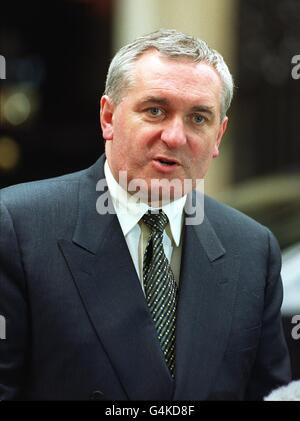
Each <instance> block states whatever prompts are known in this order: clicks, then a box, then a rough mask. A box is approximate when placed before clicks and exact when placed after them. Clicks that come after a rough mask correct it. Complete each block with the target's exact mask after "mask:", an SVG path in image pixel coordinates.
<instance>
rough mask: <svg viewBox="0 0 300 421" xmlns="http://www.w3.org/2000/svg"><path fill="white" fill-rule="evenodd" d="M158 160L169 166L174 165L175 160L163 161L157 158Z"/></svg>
mask: <svg viewBox="0 0 300 421" xmlns="http://www.w3.org/2000/svg"><path fill="white" fill-rule="evenodd" d="M158 162H160V163H161V164H163V165H169V166H172V165H176V162H174V161H165V160H163V159H158Z"/></svg>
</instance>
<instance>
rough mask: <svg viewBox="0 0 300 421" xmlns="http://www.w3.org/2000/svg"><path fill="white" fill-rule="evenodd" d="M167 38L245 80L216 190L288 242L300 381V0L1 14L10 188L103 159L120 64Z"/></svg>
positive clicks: (195, 0)
mask: <svg viewBox="0 0 300 421" xmlns="http://www.w3.org/2000/svg"><path fill="white" fill-rule="evenodd" d="M160 27H165V28H176V29H178V30H181V31H183V32H186V33H189V34H191V35H194V36H197V37H201V38H203V39H205V40H206V41H207V42H208V43H209V45H210V46H211V47H213V48H215V49H217V50H219V51H220V52H221V53H222V55H223V56H224V58H225V60H226V61H227V63H228V64H229V67H230V68H231V71H232V73H233V75H234V79H235V85H236V92H235V99H234V102H233V105H232V108H231V110H230V113H229V116H230V126H229V130H228V133H227V135H226V137H225V138H224V140H223V143H222V147H221V155H220V157H219V158H218V159H217V160H215V161H214V163H213V167H212V169H211V171H210V173H209V175H208V178H207V180H206V184H205V190H206V192H207V193H208V194H210V195H212V196H214V197H216V198H218V199H220V200H222V201H223V202H225V203H228V204H229V205H231V206H234V207H236V208H238V209H240V210H242V211H243V212H245V213H247V214H248V215H250V216H251V217H253V218H255V219H256V220H258V221H259V222H261V223H263V224H265V225H266V226H268V227H269V228H270V229H271V230H272V231H273V232H274V234H275V235H276V236H277V238H278V241H279V244H280V246H281V249H282V253H283V269H282V276H283V282H284V292H285V294H284V302H283V308H282V311H283V323H284V329H285V334H286V338H287V342H288V346H289V348H290V353H291V358H292V369H293V378H300V339H298V340H296V339H293V338H292V336H291V331H292V328H293V327H294V325H293V324H292V317H293V315H296V314H300V129H299V126H298V124H299V116H300V112H299V108H300V78H299V79H297V78H293V77H292V75H293V73H292V70H293V67H295V64H292V58H293V57H294V56H295V55H299V54H300V2H299V0H222V1H220V0H209V1H207V0H185V1H182V0H163V1H161V0H60V1H58V0H54V1H51V2H46V1H45V2H38V1H34V0H27V1H26V2H18V1H15V0H10V1H5V2H2V3H1V28H0V55H2V56H3V57H4V58H5V65H6V69H5V70H6V78H4V74H3V69H2V71H1V75H0V187H5V186H9V185H12V184H16V183H20V182H24V181H31V180H37V179H41V178H48V177H53V176H57V175H61V174H64V173H67V172H71V171H76V170H80V169H83V168H85V167H87V166H89V165H91V164H92V163H93V162H94V161H95V160H96V159H97V158H98V156H99V155H100V154H101V153H102V152H103V150H104V147H103V140H102V138H101V132H100V127H99V100H100V97H101V94H102V92H103V90H104V82H105V76H106V71H107V67H108V65H109V62H110V60H111V58H112V56H113V54H114V52H115V51H116V50H117V49H118V48H119V47H121V46H122V45H123V44H125V43H127V42H129V41H131V40H133V39H134V38H135V37H136V36H138V35H141V34H144V33H147V32H150V31H153V30H155V29H158V28H160ZM2 65H3V60H2ZM298 73H299V77H300V69H299V72H298ZM294 75H295V73H294ZM299 331H300V329H299Z"/></svg>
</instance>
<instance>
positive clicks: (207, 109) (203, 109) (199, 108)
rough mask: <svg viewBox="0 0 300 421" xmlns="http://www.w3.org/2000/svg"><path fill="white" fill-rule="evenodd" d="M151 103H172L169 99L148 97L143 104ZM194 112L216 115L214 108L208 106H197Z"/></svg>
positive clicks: (194, 107)
mask: <svg viewBox="0 0 300 421" xmlns="http://www.w3.org/2000/svg"><path fill="white" fill-rule="evenodd" d="M149 102H152V103H155V104H160V105H170V101H169V100H168V99H167V98H163V97H156V96H148V97H146V98H144V99H143V100H142V101H141V104H147V103H149ZM191 111H192V112H202V113H206V114H209V115H211V116H213V115H214V114H215V112H214V107H210V106H208V105H195V106H193V107H192V108H191Z"/></svg>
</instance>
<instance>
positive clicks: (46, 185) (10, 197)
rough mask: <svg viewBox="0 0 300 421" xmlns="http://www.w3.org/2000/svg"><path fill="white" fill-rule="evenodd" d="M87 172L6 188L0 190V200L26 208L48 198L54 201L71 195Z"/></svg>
mask: <svg viewBox="0 0 300 421" xmlns="http://www.w3.org/2000/svg"><path fill="white" fill-rule="evenodd" d="M85 172H86V170H82V171H77V172H74V173H71V174H65V175H62V176H59V177H53V178H47V179H44V180H38V181H29V182H25V183H20V184H16V185H13V186H9V187H5V188H3V189H1V190H0V200H1V201H2V202H3V203H5V204H6V205H8V206H9V205H12V206H17V205H22V206H24V205H26V204H27V203H32V202H35V201H36V200H38V201H40V200H41V199H42V200H46V199H47V198H49V199H50V200H53V199H55V197H56V196H61V195H63V194H64V195H65V194H68V193H71V192H72V191H73V190H74V187H75V186H77V184H78V182H79V180H80V179H81V177H82V176H84V174H85Z"/></svg>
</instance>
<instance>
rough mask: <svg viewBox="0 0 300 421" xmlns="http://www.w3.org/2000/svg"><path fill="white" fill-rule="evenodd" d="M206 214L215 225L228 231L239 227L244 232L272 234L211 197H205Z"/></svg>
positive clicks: (248, 217)
mask: <svg viewBox="0 0 300 421" xmlns="http://www.w3.org/2000/svg"><path fill="white" fill-rule="evenodd" d="M205 213H206V215H207V216H208V219H209V220H210V222H211V223H213V225H219V224H221V225H223V226H226V227H227V228H228V230H230V229H233V228H234V226H238V227H239V229H240V230H241V231H242V232H255V233H259V232H261V233H264V234H265V233H266V231H268V232H269V233H270V230H269V229H268V228H267V227H265V226H264V225H262V224H260V223H259V222H257V221H255V220H254V219H253V218H251V217H250V216H248V215H246V214H244V213H243V212H241V211H239V210H237V209H234V208H232V207H231V206H229V205H227V204H224V203H221V202H219V201H217V200H216V199H213V198H211V197H209V196H205Z"/></svg>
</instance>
